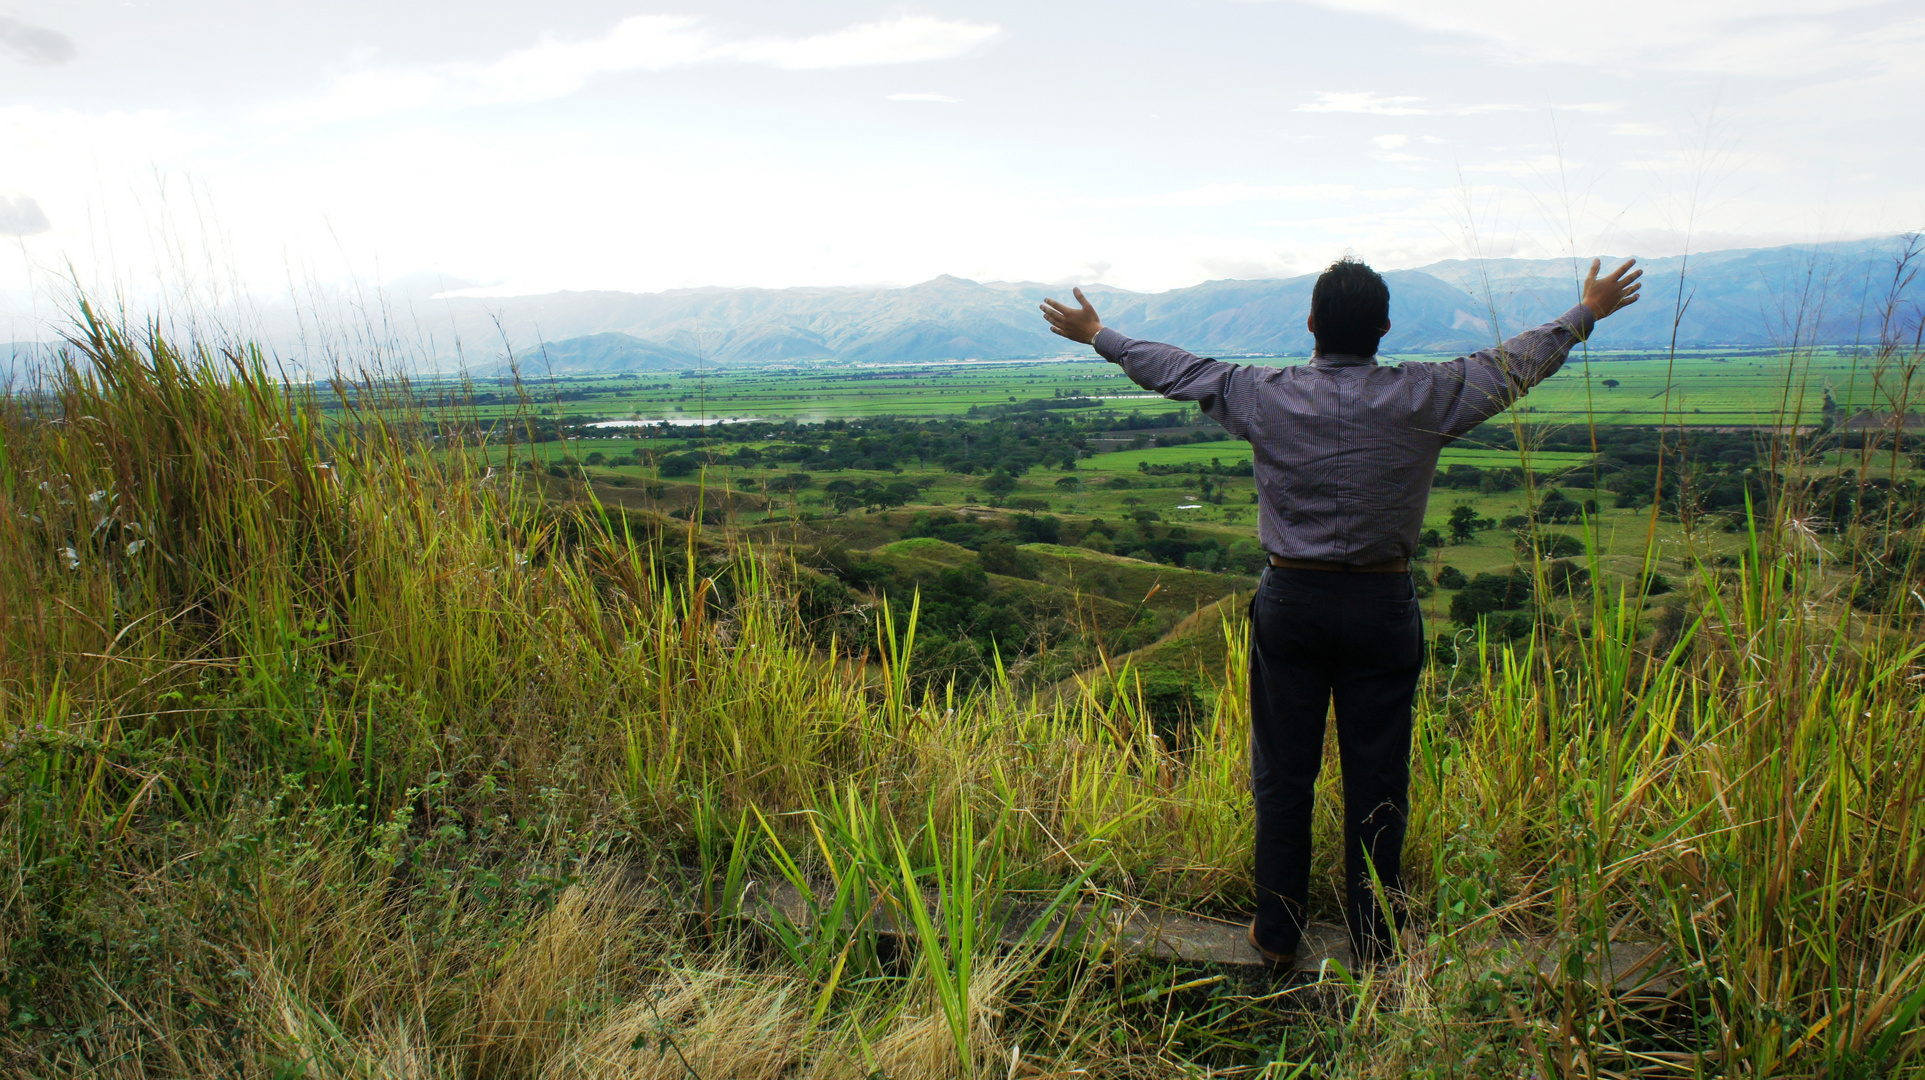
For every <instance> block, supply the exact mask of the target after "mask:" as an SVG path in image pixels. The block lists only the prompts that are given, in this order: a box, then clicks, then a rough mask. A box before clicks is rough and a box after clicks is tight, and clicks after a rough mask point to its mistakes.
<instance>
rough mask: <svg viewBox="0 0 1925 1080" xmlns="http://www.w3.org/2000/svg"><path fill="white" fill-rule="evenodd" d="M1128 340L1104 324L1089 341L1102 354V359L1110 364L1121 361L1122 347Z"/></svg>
mask: <svg viewBox="0 0 1925 1080" xmlns="http://www.w3.org/2000/svg"><path fill="white" fill-rule="evenodd" d="M1129 340H1130V339H1129V338H1126V337H1124V336H1123V335H1122V334H1119V333H1117V332H1116V331H1115V330H1112V329H1111V328H1109V327H1107V326H1105V327H1104V328H1102V329H1101V330H1098V331H1097V332H1096V339H1095V340H1094V341H1091V342H1090V345H1091V347H1093V348H1095V350H1096V351H1097V352H1098V353H1099V354H1101V355H1102V357H1103V359H1105V360H1108V361H1109V362H1110V363H1112V364H1120V363H1122V362H1123V348H1124V346H1125V344H1126V343H1128V341H1129Z"/></svg>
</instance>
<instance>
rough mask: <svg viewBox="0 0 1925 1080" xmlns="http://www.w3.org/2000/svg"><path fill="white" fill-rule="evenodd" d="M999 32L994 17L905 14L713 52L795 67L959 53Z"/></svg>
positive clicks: (940, 57) (943, 56)
mask: <svg viewBox="0 0 1925 1080" xmlns="http://www.w3.org/2000/svg"><path fill="white" fill-rule="evenodd" d="M1000 33H1002V28H1001V27H998V26H996V25H995V24H993V23H972V22H964V21H962V20H960V19H934V18H930V17H928V16H924V15H904V16H901V17H898V18H895V19H889V20H886V21H882V22H872V23H861V24H859V25H856V26H850V27H847V28H844V29H842V30H837V31H834V32H833V33H828V34H816V35H814V36H813V37H805V38H798V39H794V40H788V39H783V38H756V39H754V40H751V41H739V42H732V43H726V44H722V45H718V46H717V47H716V49H715V52H714V55H715V56H716V57H717V58H727V59H731V60H740V61H743V62H744V63H750V64H768V65H769V66H771V67H779V68H792V69H798V70H813V69H820V68H839V67H859V66H864V65H869V64H913V63H918V62H921V61H926V60H946V59H948V58H949V57H952V56H958V55H960V54H962V53H965V52H968V51H969V50H970V49H973V48H975V47H976V46H978V45H981V44H984V43H985V42H988V41H989V40H990V39H992V38H994V37H996V36H997V35H998V34H1000Z"/></svg>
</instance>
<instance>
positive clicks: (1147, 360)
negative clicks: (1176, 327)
mask: <svg viewBox="0 0 1925 1080" xmlns="http://www.w3.org/2000/svg"><path fill="white" fill-rule="evenodd" d="M1075 296H1076V303H1077V305H1078V306H1077V307H1074V308H1072V307H1070V306H1068V305H1066V304H1062V303H1058V302H1057V301H1055V300H1052V299H1045V300H1044V301H1043V303H1042V309H1043V317H1044V318H1045V319H1048V320H1049V328H1050V330H1051V331H1052V332H1054V333H1055V334H1057V335H1058V336H1060V337H1066V338H1068V339H1070V340H1071V341H1080V342H1082V343H1083V344H1085V345H1094V346H1096V351H1097V352H1099V353H1101V354H1102V356H1103V359H1105V360H1108V361H1109V362H1110V363H1112V364H1115V365H1116V366H1118V367H1120V368H1122V369H1123V374H1125V375H1128V376H1129V377H1130V380H1131V381H1132V382H1134V383H1136V385H1138V386H1140V387H1142V388H1143V389H1145V390H1151V391H1154V392H1156V393H1158V394H1162V395H1163V396H1164V397H1166V398H1169V399H1170V400H1171V401H1194V402H1196V403H1197V406H1198V407H1199V408H1201V409H1202V410H1203V414H1204V415H1205V416H1208V417H1209V418H1210V419H1212V420H1215V421H1216V422H1217V423H1219V424H1221V425H1223V430H1225V431H1227V432H1229V433H1230V434H1231V435H1234V436H1236V437H1237V438H1239V439H1242V438H1247V437H1248V433H1249V428H1250V421H1251V419H1252V417H1254V415H1255V405H1256V387H1255V385H1254V383H1252V381H1251V379H1250V371H1249V369H1248V368H1245V367H1243V366H1241V365H1239V364H1226V363H1223V362H1222V361H1220V360H1210V359H1206V358H1204V357H1200V356H1194V355H1192V354H1190V353H1188V352H1185V351H1184V350H1182V349H1179V348H1177V347H1176V346H1174V345H1164V344H1161V343H1160V342H1155V341H1138V340H1136V339H1135V338H1131V337H1125V336H1124V335H1122V334H1119V333H1117V332H1116V331H1115V330H1112V329H1110V328H1109V327H1106V326H1104V325H1103V320H1102V319H1101V318H1099V317H1098V316H1097V314H1096V308H1095V307H1094V306H1093V305H1092V304H1091V303H1090V302H1089V298H1088V297H1085V296H1084V295H1083V290H1081V289H1076V290H1075Z"/></svg>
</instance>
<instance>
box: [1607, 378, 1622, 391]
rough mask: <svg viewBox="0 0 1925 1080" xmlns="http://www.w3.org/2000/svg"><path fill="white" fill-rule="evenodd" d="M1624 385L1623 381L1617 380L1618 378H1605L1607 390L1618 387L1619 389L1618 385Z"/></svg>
mask: <svg viewBox="0 0 1925 1080" xmlns="http://www.w3.org/2000/svg"><path fill="white" fill-rule="evenodd" d="M1623 385H1624V384H1623V383H1621V382H1619V381H1617V380H1616V379H1606V380H1604V388H1605V389H1606V390H1616V389H1617V388H1618V387H1620V386H1623Z"/></svg>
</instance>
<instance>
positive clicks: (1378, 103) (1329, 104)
mask: <svg viewBox="0 0 1925 1080" xmlns="http://www.w3.org/2000/svg"><path fill="white" fill-rule="evenodd" d="M1422 100H1424V99H1423V98H1420V97H1384V96H1382V95H1379V94H1372V93H1370V92H1368V91H1361V92H1355V93H1345V92H1340V91H1329V90H1319V91H1317V100H1315V101H1313V102H1311V103H1310V104H1308V105H1299V106H1297V109H1296V111H1297V112H1309V113H1321V112H1329V113H1367V114H1369V115H1372V116H1428V115H1429V114H1430V112H1431V110H1429V109H1421V108H1418V107H1417V103H1418V102H1420V101H1422Z"/></svg>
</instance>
